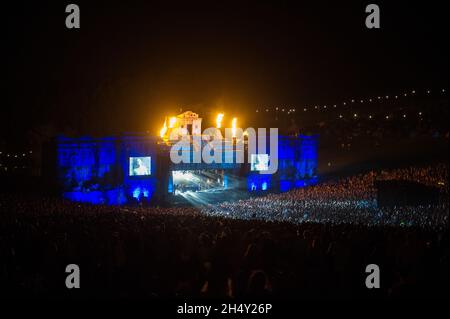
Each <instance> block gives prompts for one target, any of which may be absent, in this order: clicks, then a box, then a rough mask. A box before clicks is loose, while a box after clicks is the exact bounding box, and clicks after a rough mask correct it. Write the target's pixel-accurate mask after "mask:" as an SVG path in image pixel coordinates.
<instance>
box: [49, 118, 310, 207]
mask: <svg viewBox="0 0 450 319" xmlns="http://www.w3.org/2000/svg"><path fill="white" fill-rule="evenodd" d="M186 113H188V114H186ZM179 117H180V118H181V119H182V120H184V119H185V117H189V118H193V117H194V119H195V120H197V121H198V119H199V118H198V116H196V114H195V113H192V112H185V113H183V114H181V115H180V116H179ZM200 120H201V119H200ZM182 123H183V122H182ZM181 125H183V124H181ZM191 125H192V124H191ZM198 126H199V125H195V127H198ZM190 133H191V132H190ZM191 134H192V133H191ZM224 140H225V139H224ZM200 141H201V142H200V145H196V146H197V147H200V149H202V150H203V149H204V148H205V146H206V145H208V142H205V141H203V140H200ZM317 141H318V137H317V136H297V137H287V136H279V137H278V142H277V143H278V169H277V172H276V173H275V174H264V172H263V170H264V167H265V165H267V158H269V157H270V155H271V154H270V151H265V153H264V154H259V153H257V154H249V152H250V151H249V148H248V147H247V144H245V148H244V149H243V150H244V153H245V154H244V155H245V156H244V158H245V159H247V158H250V159H251V160H249V161H247V160H246V161H245V162H244V163H239V162H238V161H236V158H237V156H238V155H237V152H238V150H237V148H234V147H233V148H232V149H229V150H227V152H226V151H224V149H225V148H221V149H220V150H214V152H219V153H220V154H219V155H218V156H219V157H220V159H222V160H221V161H219V162H212V163H205V162H189V163H183V162H182V163H173V161H171V157H170V152H171V151H172V146H173V144H170V143H167V141H164V139H162V138H161V137H156V136H151V135H148V134H123V135H118V136H113V137H104V138H91V137H80V138H69V137H63V136H61V137H58V138H57V139H56V141H55V145H54V146H55V153H56V154H55V156H56V165H55V168H56V170H54V172H53V176H54V177H53V178H54V179H55V180H56V181H57V189H58V192H59V193H60V194H61V196H62V197H64V198H66V199H69V200H72V201H78V202H87V203H92V204H108V205H122V204H133V203H135V204H136V203H146V204H152V203H154V204H162V203H169V204H170V202H171V201H173V198H174V196H184V197H187V198H195V197H196V196H194V195H195V194H196V193H198V195H199V196H198V197H199V198H203V199H205V198H207V197H208V194H215V196H217V194H224V195H223V196H227V195H226V194H227V191H231V190H233V191H245V192H249V193H250V194H253V193H265V192H268V191H275V192H279V191H281V192H282V191H287V190H290V189H292V188H296V187H303V186H307V185H311V184H314V183H316V181H317V178H318V176H317ZM190 143H191V145H190V146H193V145H192V143H193V141H192V139H191V142H190ZM232 145H233V144H232ZM267 149H268V150H269V149H271V148H269V147H268V148H267ZM193 151H194V147H191V148H190V152H191V153H193ZM248 155H250V156H248ZM189 156H190V157H191V158H192V157H194V156H195V155H194V154H190V155H189ZM226 157H229V159H230V160H227V159H226ZM200 195H201V196H200ZM211 197H214V196H212V195H211ZM202 201H204V200H202Z"/></svg>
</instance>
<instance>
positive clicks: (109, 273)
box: [0, 165, 449, 300]
mask: <svg viewBox="0 0 450 319" xmlns="http://www.w3.org/2000/svg"><path fill="white" fill-rule="evenodd" d="M446 174H448V167H447V166H445V165H436V166H433V167H427V168H408V169H401V170H392V171H382V172H377V173H376V172H370V173H367V174H363V175H359V176H354V177H349V178H345V179H341V180H338V181H327V182H324V183H322V184H320V185H317V186H314V187H310V188H305V189H298V190H293V191H290V192H288V193H284V194H273V195H268V196H265V197H257V198H252V199H248V200H243V201H239V202H235V203H224V204H221V205H217V207H203V208H194V207H169V208H163V207H153V208H144V207H119V206H102V205H97V206H95V205H85V204H78V203H74V202H69V201H64V200H60V199H42V198H38V197H36V198H32V197H26V198H25V197H24V198H20V197H19V196H18V195H6V194H2V195H0V221H1V222H0V295H7V296H8V297H14V296H21V297H23V296H39V297H41V298H83V297H97V298H110V297H111V298H117V297H137V298H161V297H180V298H184V297H206V298H216V297H220V298H230V300H231V299H233V298H238V297H258V298H265V297H271V296H274V297H287V298H302V299H304V298H397V297H398V298H406V297H412V298H416V297H427V298H428V297H442V296H444V295H445V294H448V260H449V259H448V257H449V255H448V199H447V203H445V202H443V203H442V205H438V206H430V207H417V208H395V209H392V210H391V211H386V210H378V209H376V207H375V203H374V189H373V187H372V184H373V181H374V180H377V179H393V178H395V179H397V178H403V179H409V180H413V181H420V182H422V183H426V184H429V185H435V184H436V183H437V184H438V185H440V184H439V183H440V182H441V179H442V178H443V177H444V176H447V175H446ZM447 180H448V179H446V181H445V185H440V186H441V191H442V192H443V194H444V195H448V184H447ZM229 217H233V218H229ZM292 221H295V222H292ZM396 225H397V227H393V226H396ZM402 225H405V226H410V227H401V226H402ZM398 226H400V227H398ZM71 263H75V264H78V265H79V266H80V269H81V273H82V288H83V289H81V290H79V291H78V292H74V291H70V290H68V289H66V288H65V286H64V280H65V276H66V273H65V267H66V266H67V265H68V264H71ZM370 263H376V264H378V265H380V267H382V269H383V286H382V289H379V290H376V291H375V290H368V289H366V288H365V286H364V279H365V266H366V265H367V264H370Z"/></svg>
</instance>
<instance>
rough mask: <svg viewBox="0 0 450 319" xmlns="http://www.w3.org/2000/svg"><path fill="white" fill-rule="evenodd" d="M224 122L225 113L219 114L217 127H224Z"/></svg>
mask: <svg viewBox="0 0 450 319" xmlns="http://www.w3.org/2000/svg"><path fill="white" fill-rule="evenodd" d="M222 120H223V113H219V114H217V118H216V126H217V128H221V127H222Z"/></svg>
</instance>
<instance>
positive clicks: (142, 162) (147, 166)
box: [129, 156, 152, 176]
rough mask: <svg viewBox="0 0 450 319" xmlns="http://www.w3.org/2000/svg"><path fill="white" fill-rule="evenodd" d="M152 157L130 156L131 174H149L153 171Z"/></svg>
mask: <svg viewBox="0 0 450 319" xmlns="http://www.w3.org/2000/svg"><path fill="white" fill-rule="evenodd" d="M151 163H152V160H151V157H150V156H145V157H130V171H129V174H130V176H148V175H150V174H151V173H152V167H151Z"/></svg>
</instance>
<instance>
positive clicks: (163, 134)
mask: <svg viewBox="0 0 450 319" xmlns="http://www.w3.org/2000/svg"><path fill="white" fill-rule="evenodd" d="M166 132H167V125H166V121H164V126H163V127H162V129H161V131H159V136H161V138H164V136H165V135H166Z"/></svg>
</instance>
